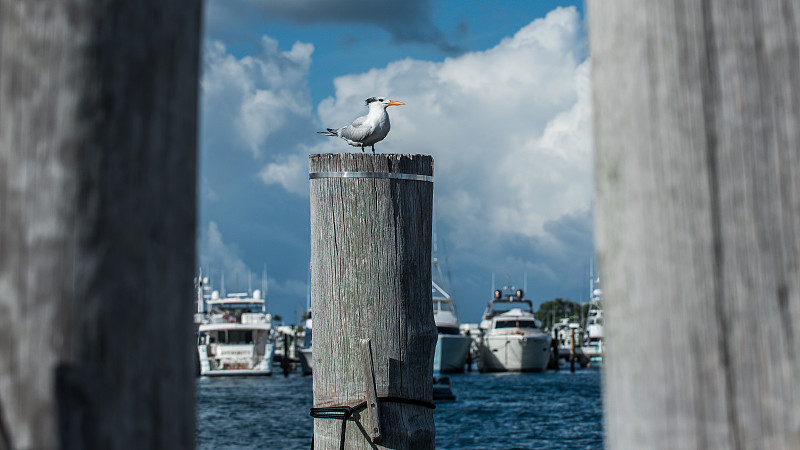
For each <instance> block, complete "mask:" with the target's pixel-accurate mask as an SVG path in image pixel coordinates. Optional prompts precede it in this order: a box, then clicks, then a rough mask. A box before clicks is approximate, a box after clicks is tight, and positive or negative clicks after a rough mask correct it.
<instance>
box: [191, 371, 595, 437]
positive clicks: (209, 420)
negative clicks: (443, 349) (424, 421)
mask: <svg viewBox="0 0 800 450" xmlns="http://www.w3.org/2000/svg"><path fill="white" fill-rule="evenodd" d="M600 378H601V370H599V369H580V370H577V371H576V372H575V373H570V372H569V371H568V370H562V371H560V372H546V373H531V374H515V373H500V374H478V373H471V374H463V375H452V376H451V377H450V379H451V381H452V384H453V392H454V393H455V395H456V401H455V402H449V403H439V404H437V405H436V409H435V410H434V420H435V423H436V448H437V449H440V450H445V449H453V450H455V449H534V448H535V449H602V448H603V424H602V422H603V405H602V392H601V380H600ZM311 403H312V392H311V377H310V376H308V377H303V376H301V375H299V374H292V375H290V376H289V377H288V378H285V377H283V376H282V375H273V376H271V377H242V378H201V379H199V380H198V381H197V448H198V449H203V450H206V449H207V450H211V449H242V448H244V449H250V448H252V449H272V448H275V449H309V448H310V444H311V431H312V423H313V419H311V417H310V416H309V408H310V407H311Z"/></svg>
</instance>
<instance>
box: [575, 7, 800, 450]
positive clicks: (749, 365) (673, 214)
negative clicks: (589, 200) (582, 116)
mask: <svg viewBox="0 0 800 450" xmlns="http://www.w3.org/2000/svg"><path fill="white" fill-rule="evenodd" d="M798 23H800V9H799V8H798V7H797V2H795V1H791V0H776V1H769V2H749V1H741V0H737V1H726V0H708V1H701V2H690V1H678V0H674V1H662V2H651V3H647V4H646V5H645V4H644V3H642V2H639V1H637V0H613V1H607V0H604V1H597V0H592V1H590V2H589V30H590V42H591V48H592V78H593V92H594V107H595V111H594V118H595V122H594V125H595V148H596V180H597V185H596V188H597V203H596V205H597V206H596V208H597V247H598V250H599V256H600V269H601V274H602V276H603V278H602V282H603V287H604V289H603V290H604V294H605V299H604V300H605V307H606V315H605V318H606V322H605V336H606V339H607V346H606V350H607V353H606V356H605V357H604V361H603V364H604V370H605V371H606V373H605V374H604V375H605V376H604V377H603V379H604V380H605V402H604V404H605V421H606V429H607V445H608V446H609V448H620V449H622V448H625V449H627V448H651V449H659V448H663V449H674V448H680V449H706V448H730V449H759V448H770V449H772V448H781V449H784V448H800V384H798V380H800V326H798V324H800V150H798V149H800V89H798V86H800V52H798V48H800V35H799V34H798V32H797V29H798V28H797V24H798Z"/></svg>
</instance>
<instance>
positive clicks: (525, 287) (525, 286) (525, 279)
mask: <svg viewBox="0 0 800 450" xmlns="http://www.w3.org/2000/svg"><path fill="white" fill-rule="evenodd" d="M522 290H523V291H525V292H528V272H525V274H524V275H523V276H522Z"/></svg>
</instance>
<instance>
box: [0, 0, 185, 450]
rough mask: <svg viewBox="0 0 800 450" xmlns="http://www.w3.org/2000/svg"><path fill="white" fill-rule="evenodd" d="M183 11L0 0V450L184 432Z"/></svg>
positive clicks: (174, 441) (143, 443)
mask: <svg viewBox="0 0 800 450" xmlns="http://www.w3.org/2000/svg"><path fill="white" fill-rule="evenodd" d="M200 19H201V2H199V1H196V0H195V1H188V2H187V1H180V2H177V1H163V0H157V1H153V0H145V1H136V2H127V1H116V0H111V1H107V2H102V3H97V2H86V1H76V0H65V1H58V2H36V3H30V2H25V1H15V0H0V342H2V345H0V448H10V449H33V448H37V449H55V448H64V449H72V448H85V449H107V448H115V449H140V448H154V449H176V448H192V447H193V446H194V383H193V375H194V374H193V357H194V351H193V345H192V334H191V333H192V328H191V317H192V300H191V299H192V277H193V275H194V273H193V268H194V260H195V256H194V248H195V210H196V208H195V197H196V186H195V184H196V183H195V172H196V168H195V166H196V156H195V153H196V152H195V145H196V133H197V126H196V122H197V96H198V90H197V88H198V62H199V58H198V55H199V42H200V41H199V40H200Z"/></svg>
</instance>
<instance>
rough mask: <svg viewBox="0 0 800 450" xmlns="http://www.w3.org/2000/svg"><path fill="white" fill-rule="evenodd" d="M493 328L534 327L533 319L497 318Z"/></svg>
mask: <svg viewBox="0 0 800 450" xmlns="http://www.w3.org/2000/svg"><path fill="white" fill-rule="evenodd" d="M494 327H495V328H536V322H534V321H533V320H498V321H497V322H495V325H494Z"/></svg>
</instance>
